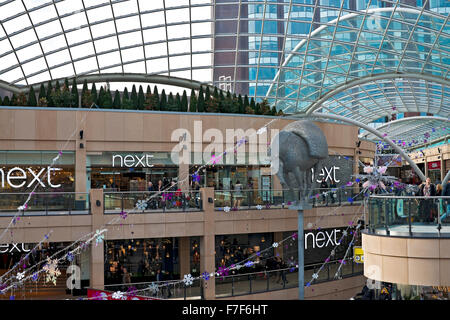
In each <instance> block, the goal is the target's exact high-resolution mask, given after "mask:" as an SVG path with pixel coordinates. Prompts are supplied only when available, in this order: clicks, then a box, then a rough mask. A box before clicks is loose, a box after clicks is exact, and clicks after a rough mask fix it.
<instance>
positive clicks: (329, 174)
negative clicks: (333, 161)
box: [311, 166, 341, 183]
mask: <svg viewBox="0 0 450 320" xmlns="http://www.w3.org/2000/svg"><path fill="white" fill-rule="evenodd" d="M339 169H341V168H340V167H336V166H332V167H324V168H323V169H322V171H321V172H320V174H319V178H318V179H317V180H316V181H317V182H318V183H319V182H321V181H322V178H325V181H326V182H328V181H334V182H336V183H339V182H341V180H340V179H339V180H338V179H337V178H336V171H338V170H339ZM311 172H312V175H311V182H313V181H314V180H313V179H314V169H311Z"/></svg>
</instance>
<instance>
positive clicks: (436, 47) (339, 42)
mask: <svg viewBox="0 0 450 320" xmlns="http://www.w3.org/2000/svg"><path fill="white" fill-rule="evenodd" d="M449 32H450V24H448V14H447V16H442V15H440V14H438V13H435V12H431V11H426V10H424V9H423V8H422V9H418V8H417V9H412V8H401V7H397V6H395V7H392V8H376V9H368V10H366V11H364V12H359V13H351V14H347V15H343V16H342V17H338V18H337V19H335V20H334V21H332V22H330V25H327V26H321V27H320V28H318V29H316V30H314V31H313V32H311V34H310V36H309V37H308V38H307V39H305V40H303V41H301V42H300V43H299V44H298V45H297V47H296V48H295V50H294V52H293V53H291V55H290V56H289V57H288V58H287V59H286V62H285V63H284V64H283V65H282V66H281V69H280V71H279V73H278V74H277V76H276V78H275V80H274V83H273V84H272V86H271V88H270V90H269V92H268V93H267V98H268V99H269V101H271V102H274V103H275V102H276V103H277V108H279V109H283V110H285V112H288V113H295V112H311V111H314V109H320V108H321V110H319V111H324V112H326V111H328V112H336V113H338V114H342V115H350V113H352V116H354V117H363V118H366V119H365V120H369V118H372V119H373V120H375V119H376V118H377V117H378V118H379V117H380V116H382V115H383V114H384V113H386V108H389V109H390V108H391V107H392V106H397V107H399V108H400V109H404V111H419V110H420V111H421V110H422V109H425V110H424V112H428V111H427V110H429V109H430V108H431V109H433V111H437V112H436V113H434V112H433V113H434V114H436V115H442V116H444V117H446V116H447V115H448V112H449V105H448V101H447V99H448V98H449V95H448V94H446V93H445V91H446V90H448V85H450V82H449V81H448V79H447V77H448V71H449V69H450V34H449ZM402 73H405V74H414V75H416V78H417V80H414V81H412V80H410V81H405V80H404V79H402V78H401V74H402ZM381 74H386V78H387V79H390V80H387V81H384V80H381V81H376V82H371V83H365V84H364V85H363V86H361V85H360V86H358V85H355V86H353V87H350V88H349V89H348V90H346V91H345V92H341V93H339V94H338V95H330V97H332V99H327V100H325V101H324V103H323V105H317V104H316V105H314V104H315V103H316V102H317V101H318V100H319V99H320V98H323V97H324V96H325V95H326V94H329V93H332V92H339V88H340V87H341V86H343V85H347V84H349V83H351V82H352V81H355V80H358V81H360V82H361V83H363V82H364V80H363V81H361V79H365V78H367V79H368V81H370V77H372V76H376V75H381ZM387 74H390V75H389V76H388V75H387ZM392 74H394V76H392ZM395 74H396V75H395ZM423 75H427V76H430V77H433V78H438V79H440V80H442V81H441V84H436V83H432V82H430V81H420V80H421V79H424V78H425V76H423ZM427 78H428V79H429V77H427ZM416 84H419V87H417V88H416V87H415V85H416ZM352 93H356V94H352ZM430 93H431V94H432V95H430ZM437 96H439V98H437ZM414 97H415V98H416V99H418V100H414ZM402 98H404V99H403V100H402ZM394 99H395V100H394ZM411 99H412V100H411ZM436 101H438V105H435V102H436ZM368 102H369V103H370V105H368ZM423 102H426V103H425V104H423ZM440 106H441V108H440ZM327 107H328V109H326V108H327ZM435 109H437V110H435ZM349 110H351V112H349ZM365 122H366V121H365Z"/></svg>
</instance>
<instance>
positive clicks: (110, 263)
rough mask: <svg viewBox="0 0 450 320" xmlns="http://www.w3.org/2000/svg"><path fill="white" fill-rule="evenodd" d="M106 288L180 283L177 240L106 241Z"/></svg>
mask: <svg viewBox="0 0 450 320" xmlns="http://www.w3.org/2000/svg"><path fill="white" fill-rule="evenodd" d="M105 255H106V257H105V284H121V283H125V282H126V278H127V277H126V274H127V273H128V274H129V275H130V277H129V280H130V282H131V283H136V282H149V281H162V280H173V279H179V277H180V262H179V254H178V239H177V238H160V239H128V240H110V241H106V248H105Z"/></svg>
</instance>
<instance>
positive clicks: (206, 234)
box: [200, 188, 216, 300]
mask: <svg viewBox="0 0 450 320" xmlns="http://www.w3.org/2000/svg"><path fill="white" fill-rule="evenodd" d="M200 193H201V197H202V201H203V210H204V214H205V215H204V227H203V237H201V238H200V273H203V272H205V271H207V272H208V273H212V272H215V270H216V263H215V254H214V252H215V225H214V218H215V212H214V202H213V203H209V202H208V198H211V199H214V189H213V188H201V189H200ZM203 295H204V298H205V300H214V299H215V298H216V288H215V280H214V278H213V279H210V280H208V281H203Z"/></svg>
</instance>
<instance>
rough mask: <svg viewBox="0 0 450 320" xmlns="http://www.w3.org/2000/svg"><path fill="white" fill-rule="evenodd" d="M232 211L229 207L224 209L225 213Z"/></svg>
mask: <svg viewBox="0 0 450 320" xmlns="http://www.w3.org/2000/svg"><path fill="white" fill-rule="evenodd" d="M230 209H231V208H230V207H228V206H227V207H223V211H224V212H230Z"/></svg>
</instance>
